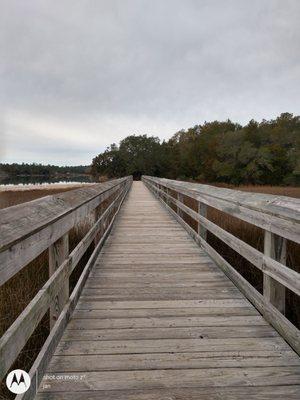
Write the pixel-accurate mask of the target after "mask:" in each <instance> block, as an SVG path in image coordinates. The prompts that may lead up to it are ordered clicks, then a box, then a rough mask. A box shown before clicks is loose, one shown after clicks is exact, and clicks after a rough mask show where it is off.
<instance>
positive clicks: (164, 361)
mask: <svg viewBox="0 0 300 400" xmlns="http://www.w3.org/2000/svg"><path fill="white" fill-rule="evenodd" d="M293 365H294V366H299V365H300V361H299V358H298V357H297V356H296V355H295V353H294V352H292V351H284V352H282V353H280V354H278V352H274V351H261V352H246V351H241V352H234V351H228V352H222V351H220V352H203V353H197V352H195V353H179V354H176V353H175V354H174V353H173V354H172V353H154V354H115V355H101V362H99V357H98V356H97V355H80V356H63V357H60V356H54V357H53V358H52V360H51V363H50V365H49V373H50V372H52V373H53V372H82V371H85V372H90V371H118V370H119V371H130V370H151V369H171V370H172V369H184V370H188V369H195V368H245V367H276V366H277V367H278V366H293Z"/></svg>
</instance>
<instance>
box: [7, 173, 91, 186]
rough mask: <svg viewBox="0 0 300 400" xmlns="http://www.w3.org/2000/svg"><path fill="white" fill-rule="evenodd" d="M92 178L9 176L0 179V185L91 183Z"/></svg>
mask: <svg viewBox="0 0 300 400" xmlns="http://www.w3.org/2000/svg"><path fill="white" fill-rule="evenodd" d="M93 182H95V180H94V178H93V177H92V176H90V175H78V176H70V177H61V176H58V177H48V176H11V177H6V178H3V179H0V187H5V186H11V185H14V186H27V185H49V184H58V183H59V184H66V185H67V184H73V185H74V184H76V183H93Z"/></svg>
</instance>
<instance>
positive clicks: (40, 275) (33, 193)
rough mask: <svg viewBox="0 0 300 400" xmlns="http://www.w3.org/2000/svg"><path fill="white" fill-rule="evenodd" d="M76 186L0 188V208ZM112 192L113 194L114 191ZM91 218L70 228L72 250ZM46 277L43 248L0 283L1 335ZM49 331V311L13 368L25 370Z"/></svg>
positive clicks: (1, 393) (0, 395) (2, 390)
mask: <svg viewBox="0 0 300 400" xmlns="http://www.w3.org/2000/svg"><path fill="white" fill-rule="evenodd" d="M72 189H75V187H74V186H72V187H70V188H66V189H63V190H61V189H46V190H26V191H10V192H0V208H1V206H2V208H4V207H8V206H12V205H16V204H20V203H24V202H26V201H30V200H34V199H36V198H39V197H43V196H45V195H51V194H56V193H61V192H62V191H64V192H65V191H67V190H72ZM114 196H115V195H114ZM112 199H113V197H111V198H109V199H107V200H106V201H105V202H104V203H103V204H102V205H101V206H99V207H98V208H97V215H98V218H99V216H100V215H101V214H102V213H103V212H104V211H105V209H106V208H107V206H108V205H109V204H110V203H111V201H112ZM92 221H93V219H92V218H91V216H87V217H86V218H85V219H84V220H83V221H81V222H80V224H78V225H77V226H76V227H74V228H73V229H71V231H70V232H69V247H70V251H72V250H73V249H74V248H75V246H76V245H77V244H78V243H79V242H80V240H81V239H82V238H83V237H84V235H85V234H86V233H87V232H88V230H89V229H90V227H91V224H92ZM93 249H94V244H93V243H92V244H91V246H90V247H89V249H88V250H87V251H86V253H85V254H84V256H83V257H82V259H81V261H80V262H79V264H78V265H77V267H76V268H75V270H74V271H73V273H72V275H71V276H70V292H71V291H72V290H73V288H74V287H75V285H76V282H77V280H78V278H79V276H80V275H81V272H82V270H83V268H84V266H85V265H86V262H87V260H88V259H89V257H90V255H91V253H92V251H93ZM48 278H49V274H48V252H47V251H44V252H43V253H42V254H40V255H39V256H38V257H37V258H36V259H35V260H33V261H32V262H31V263H29V264H28V265H27V266H26V267H24V268H23V269H22V270H21V271H20V272H19V273H18V274H16V275H15V276H13V277H12V278H11V279H10V280H9V281H7V282H6V283H5V284H4V285H2V286H1V287H0V337H1V336H2V335H3V333H4V332H5V331H6V330H7V329H8V328H9V327H10V325H11V324H12V323H13V322H14V321H15V319H16V318H17V317H18V316H19V315H20V313H21V312H22V311H23V310H24V308H25V307H26V306H27V305H28V303H29V302H30V301H31V300H32V299H33V297H34V296H35V295H36V293H37V292H38V291H39V290H40V289H41V287H42V286H43V285H44V284H45V282H46V281H47V279H48ZM48 334H49V314H48V313H47V314H46V315H45V317H44V318H43V320H42V321H41V322H40V324H39V325H38V327H37V328H36V330H35V332H34V333H33V335H32V336H31V338H30V339H29V341H28V342H27V344H26V345H25V347H24V349H23V350H22V352H21V354H20V356H19V357H18V359H17V361H16V362H15V363H14V365H13V366H12V368H11V370H12V369H16V368H21V369H24V370H26V371H28V370H29V369H30V367H31V365H32V363H33V361H34V360H35V358H36V356H37V355H38V353H39V351H40V349H41V347H42V346H43V343H44V342H45V340H46V338H47V336H48ZM12 398H14V397H13V396H12V393H10V392H9V391H8V390H7V389H6V386H5V384H4V383H3V384H1V387H0V399H1V400H2V399H12Z"/></svg>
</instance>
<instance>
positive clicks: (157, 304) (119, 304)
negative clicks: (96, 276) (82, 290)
mask: <svg viewBox="0 0 300 400" xmlns="http://www.w3.org/2000/svg"><path fill="white" fill-rule="evenodd" d="M246 306H250V307H252V305H251V303H250V302H249V301H248V300H246V298H245V297H241V298H237V299H233V298H230V299H222V300H217V299H196V300H178V299H175V300H160V301H157V300H151V301H130V300H129V301H87V300H82V299H79V302H78V305H77V309H78V310H79V309H81V310H84V309H93V310H105V311H106V310H132V309H152V310H156V309H166V310H172V312H173V311H174V310H177V309H180V308H186V309H189V308H194V307H195V308H201V307H204V308H207V307H209V308H214V307H223V308H224V307H229V308H232V307H234V308H236V307H246Z"/></svg>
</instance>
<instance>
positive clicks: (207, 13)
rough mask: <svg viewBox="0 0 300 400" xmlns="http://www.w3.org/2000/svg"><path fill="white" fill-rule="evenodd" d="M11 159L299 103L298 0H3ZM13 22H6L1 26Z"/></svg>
mask: <svg viewBox="0 0 300 400" xmlns="http://www.w3.org/2000/svg"><path fill="white" fill-rule="evenodd" d="M0 10H1V11H0V26H1V28H0V29H1V32H0V34H1V39H0V40H1V43H0V46H1V47H0V60H1V61H0V63H1V70H0V73H1V75H0V77H1V81H0V84H1V88H0V107H1V116H0V117H1V119H0V135H1V137H0V139H1V140H0V146H1V147H0V159H1V161H2V162H3V161H4V162H23V161H24V162H42V163H53V164H60V165H75V164H89V163H90V162H91V160H92V158H93V157H94V156H95V155H96V154H98V153H99V152H101V151H103V150H104V149H105V147H106V146H108V145H109V144H110V143H113V142H119V140H120V139H122V138H124V137H126V136H127V135H129V134H148V135H155V136H159V137H160V138H169V137H170V136H171V135H172V134H173V133H175V132H176V131H178V130H180V129H182V128H188V127H191V126H194V125H195V124H199V123H203V122H204V121H205V120H206V121H210V120H215V119H218V120H224V119H227V118H230V119H232V120H234V121H237V122H240V123H246V122H248V121H249V120H250V119H252V118H255V119H257V120H261V119H262V118H266V119H269V118H274V117H276V116H277V115H279V114H280V113H281V112H285V111H289V112H292V113H294V114H299V106H300V100H299V89H300V84H299V80H300V24H299V19H300V1H299V0H278V1H277V0H26V1H23V0H18V1H16V0H0ZM2 30H3V31H2Z"/></svg>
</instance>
